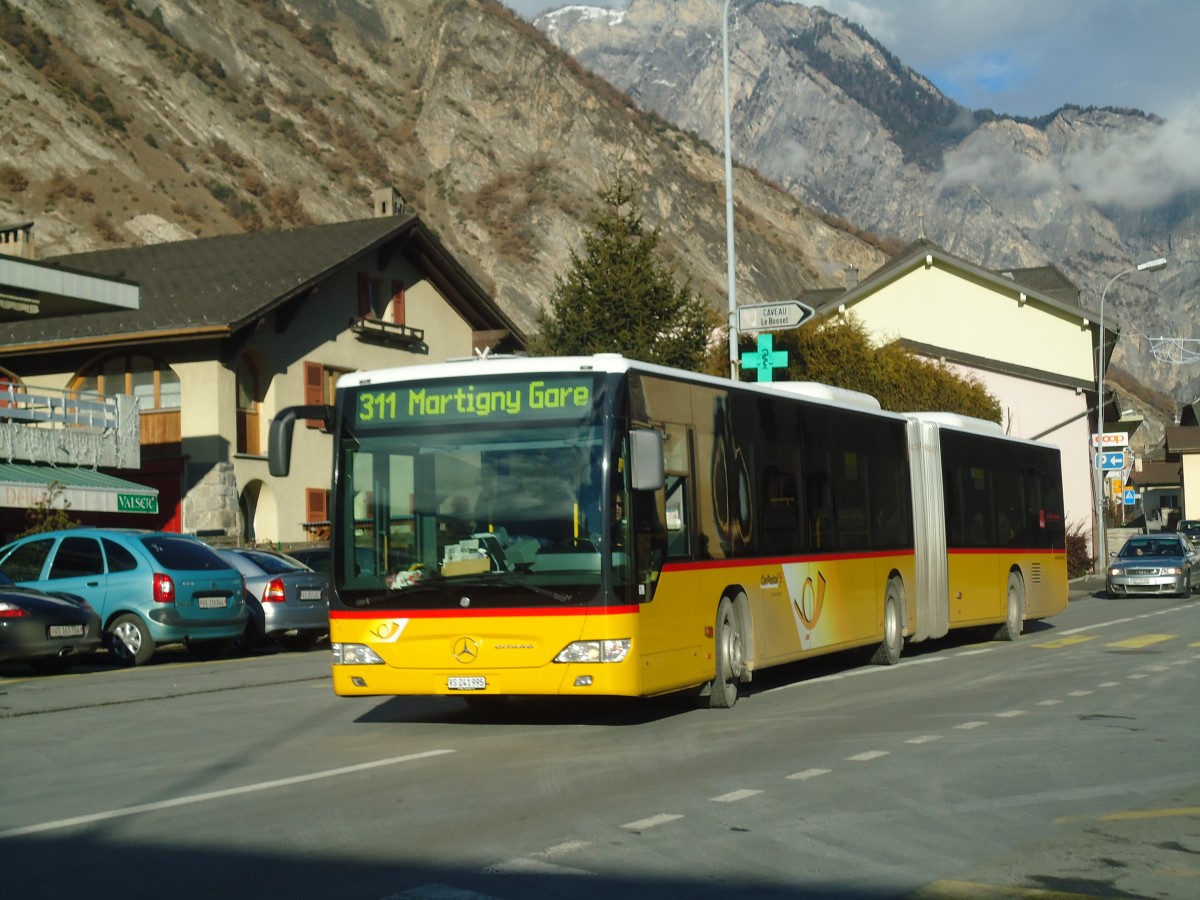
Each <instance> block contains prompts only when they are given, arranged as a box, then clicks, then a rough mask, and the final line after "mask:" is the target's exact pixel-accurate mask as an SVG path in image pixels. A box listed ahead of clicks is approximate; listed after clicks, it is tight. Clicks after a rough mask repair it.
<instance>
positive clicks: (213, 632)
mask: <svg viewBox="0 0 1200 900" xmlns="http://www.w3.org/2000/svg"><path fill="white" fill-rule="evenodd" d="M0 572H3V573H4V574H5V575H7V576H8V577H9V578H11V579H12V580H13V581H14V582H15V583H16V584H19V585H22V586H25V587H33V588H37V589H38V590H42V591H46V592H52V593H60V594H61V593H67V594H73V595H75V596H78V597H82V598H83V599H84V600H86V601H87V602H88V604H89V605H90V606H91V607H92V608H93V609H94V610H95V611H96V612H97V613H98V614H99V616H100V621H101V622H102V623H103V627H104V635H105V643H106V645H107V647H108V649H109V651H110V652H112V653H113V654H114V655H115V656H116V657H117V659H118V660H120V661H121V662H122V663H124V664H125V665H133V666H137V665H141V664H142V663H145V662H146V661H148V660H149V659H150V657H152V656H153V655H154V651H155V648H156V647H157V646H158V645H160V644H173V643H184V644H186V645H187V646H188V648H189V649H190V650H191V651H192V652H193V653H194V654H195V655H196V656H199V657H200V658H202V659H209V658H213V657H216V656H222V655H225V654H228V653H230V652H231V651H232V650H233V649H234V648H235V647H236V646H237V642H238V639H239V638H240V636H241V634H242V631H243V630H244V629H245V627H246V619H247V615H248V614H247V612H246V606H245V603H244V601H243V599H242V594H243V591H244V587H243V584H242V576H241V573H240V572H238V571H237V570H236V569H234V568H233V567H231V566H230V565H229V563H227V562H226V561H225V560H223V559H222V558H221V557H220V556H219V555H218V554H217V552H216V551H215V550H213V549H212V548H211V547H209V546H208V545H207V544H205V543H204V542H203V541H201V540H199V539H198V538H195V537H192V536H190V535H186V534H173V533H168V532H147V531H136V530H124V529H113V528H72V529H68V530H65V531H50V532H46V533H43V534H35V535H30V536H29V537H25V538H21V539H20V540H17V541H14V542H12V543H11V544H8V545H6V546H5V547H2V548H0Z"/></svg>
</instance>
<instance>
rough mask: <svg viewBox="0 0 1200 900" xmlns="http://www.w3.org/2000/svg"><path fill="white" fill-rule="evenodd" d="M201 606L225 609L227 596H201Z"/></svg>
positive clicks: (203, 607) (202, 607)
mask: <svg viewBox="0 0 1200 900" xmlns="http://www.w3.org/2000/svg"><path fill="white" fill-rule="evenodd" d="M200 608H201V609H224V608H225V598H224V597H201V598H200Z"/></svg>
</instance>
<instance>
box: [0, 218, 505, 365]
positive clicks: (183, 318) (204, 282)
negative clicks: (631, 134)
mask: <svg viewBox="0 0 1200 900" xmlns="http://www.w3.org/2000/svg"><path fill="white" fill-rule="evenodd" d="M388 250H395V251H396V252H399V253H402V254H403V255H405V256H406V257H408V258H409V259H410V260H411V261H412V262H413V264H414V265H415V266H416V267H417V268H418V269H419V270H421V271H422V272H423V273H424V275H425V277H427V278H428V279H429V280H430V281H431V282H432V283H433V284H434V286H435V287H437V289H438V290H439V291H441V292H442V294H443V295H444V296H446V297H447V299H448V300H449V301H450V302H451V303H452V304H453V305H454V306H455V308H456V309H457V310H458V311H459V312H460V314H462V315H463V317H464V318H465V319H466V320H467V321H468V322H469V323H470V324H471V327H472V328H474V329H476V330H488V329H505V330H508V331H509V332H511V333H513V334H514V335H517V336H519V337H523V336H521V333H520V331H519V330H518V328H517V327H516V325H515V324H514V323H513V322H512V320H511V319H509V317H508V316H507V315H505V313H504V312H503V311H502V310H501V309H500V308H499V306H498V305H497V304H496V303H495V301H494V300H493V299H492V298H491V297H490V296H488V295H487V293H486V292H484V290H483V289H482V288H481V287H480V286H479V285H478V284H477V283H476V282H475V281H474V279H473V278H471V276H470V275H469V274H468V273H467V272H466V270H465V269H464V268H463V267H462V266H461V264H459V263H458V262H457V260H455V259H454V258H453V257H452V256H451V254H450V253H449V251H448V250H446V248H445V247H444V246H443V245H442V244H441V242H440V241H438V240H437V238H436V237H434V236H433V235H432V234H431V233H430V232H429V230H428V229H427V228H426V227H425V226H424V224H423V223H422V222H421V220H420V218H419V217H418V216H416V215H408V216H384V217H377V218H371V219H361V220H357V221H352V222H341V223H335V224H329V225H316V226H311V227H307V228H297V229H292V230H288V231H275V232H256V233H252V234H239V235H224V236H220V237H211V238H201V239H197V240H189V241H176V242H169V243H162V244H152V245H149V246H144V247H132V248H126V249H118V250H98V251H92V252H87V253H75V254H70V255H66V256H59V257H52V258H50V259H48V260H46V262H47V263H48V264H51V265H59V266H63V267H69V268H70V269H72V270H76V271H87V272H93V273H96V274H100V275H107V276H110V277H114V278H121V279H125V280H127V281H132V282H135V283H137V284H138V285H139V286H140V288H141V307H140V308H139V309H136V310H131V309H121V310H109V311H102V312H95V313H91V314H88V315H81V316H73V317H69V318H64V319H38V320H36V321H25V322H15V323H5V325H4V326H2V327H0V334H3V336H4V337H3V341H0V345H2V346H3V350H0V354H15V353H21V352H30V351H33V350H35V349H36V350H51V349H61V348H63V347H64V346H67V345H78V344H80V343H88V344H104V343H107V342H114V343H115V342H129V341H130V340H135V339H138V338H139V337H140V338H142V339H147V340H149V339H163V338H166V337H177V338H182V337H202V336H206V335H209V336H217V337H220V336H224V335H228V334H232V333H233V332H235V331H237V330H238V329H240V328H242V327H245V326H246V325H249V324H251V323H253V322H254V321H256V320H257V319H259V318H260V317H261V316H263V315H264V314H266V313H267V312H270V311H271V310H272V309H274V308H275V307H277V306H279V305H281V304H283V303H286V302H287V301H288V300H290V299H292V298H293V297H296V296H299V295H301V294H303V293H305V292H307V291H309V290H311V289H312V288H313V287H314V286H316V285H317V284H319V283H320V282H321V281H323V280H324V279H325V278H327V277H328V276H329V275H330V274H331V273H333V272H335V271H337V270H338V269H341V268H343V267H345V266H346V265H348V264H350V263H351V261H352V260H354V259H355V258H357V257H360V256H362V255H363V254H366V253H370V252H375V251H379V252H386V251H388Z"/></svg>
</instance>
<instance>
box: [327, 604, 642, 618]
mask: <svg viewBox="0 0 1200 900" xmlns="http://www.w3.org/2000/svg"><path fill="white" fill-rule="evenodd" d="M639 609H640V607H638V606H637V605H629V606H596V607H590V606H573V607H570V608H568V609H561V608H559V607H553V608H552V607H540V606H539V607H516V608H513V609H476V608H471V607H459V608H456V609H385V608H382V607H380V608H376V609H331V610H330V611H329V618H331V619H468V618H477V619H478V618H487V617H489V616H504V617H509V616H528V617H531V618H532V617H535V616H621V615H631V614H634V613H637V612H638V610H639Z"/></svg>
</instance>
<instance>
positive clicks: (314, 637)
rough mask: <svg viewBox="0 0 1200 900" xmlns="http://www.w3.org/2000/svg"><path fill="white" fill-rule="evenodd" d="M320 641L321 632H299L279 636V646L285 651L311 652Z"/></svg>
mask: <svg viewBox="0 0 1200 900" xmlns="http://www.w3.org/2000/svg"><path fill="white" fill-rule="evenodd" d="M320 639H321V634H320V632H317V631H297V632H296V633H295V634H281V635H280V636H279V645H280V646H281V647H283V649H284V650H294V651H300V650H311V649H312V647H313V645H314V644H316V642H317V641H319V640H320Z"/></svg>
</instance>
